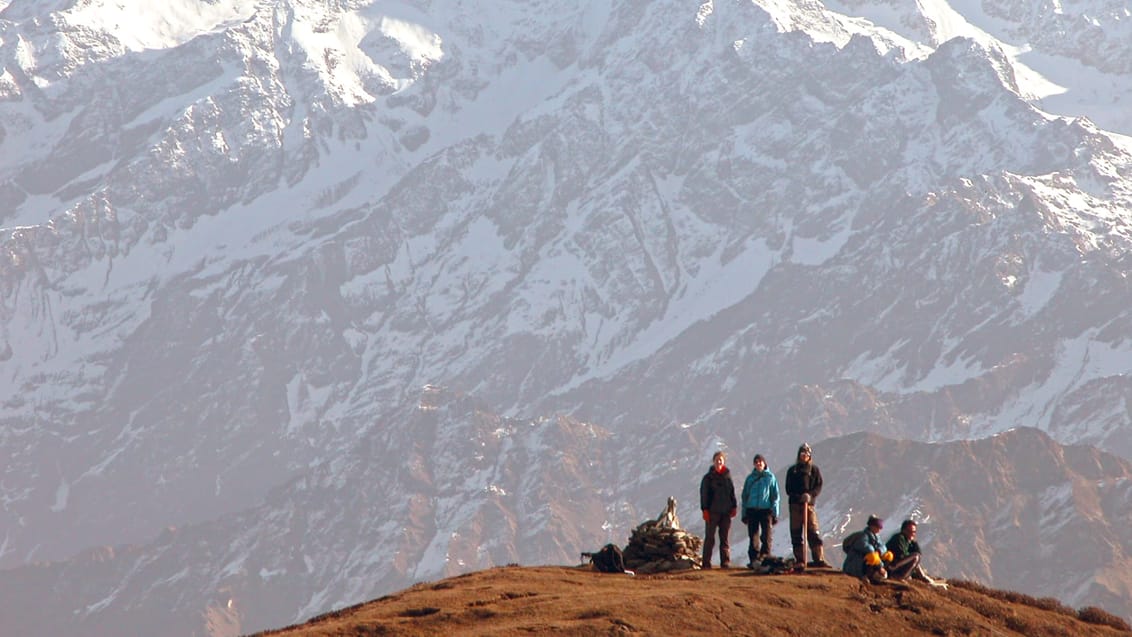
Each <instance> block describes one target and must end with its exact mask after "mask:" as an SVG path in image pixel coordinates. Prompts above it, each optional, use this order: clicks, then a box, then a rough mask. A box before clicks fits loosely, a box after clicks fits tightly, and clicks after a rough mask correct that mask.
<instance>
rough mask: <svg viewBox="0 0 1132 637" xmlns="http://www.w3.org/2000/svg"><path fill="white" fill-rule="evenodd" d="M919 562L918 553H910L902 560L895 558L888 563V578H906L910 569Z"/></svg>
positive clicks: (910, 572)
mask: <svg viewBox="0 0 1132 637" xmlns="http://www.w3.org/2000/svg"><path fill="white" fill-rule="evenodd" d="M919 563H920V554H919V553H912V554H911V555H909V556H908V557H905V558H904V559H902V560H896V561H895V562H893V563H892V564H889V565H888V579H896V580H902V579H907V578H908V576H909V575H911V574H912V570H913V569H915V568H916V566H917V565H918V564H919Z"/></svg>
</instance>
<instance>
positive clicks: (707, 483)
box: [700, 451, 739, 568]
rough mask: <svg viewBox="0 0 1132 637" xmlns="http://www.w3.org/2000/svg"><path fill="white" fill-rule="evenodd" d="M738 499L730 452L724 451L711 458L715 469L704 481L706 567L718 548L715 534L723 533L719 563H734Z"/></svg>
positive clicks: (703, 509) (712, 466)
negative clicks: (730, 538) (733, 536)
mask: <svg viewBox="0 0 1132 637" xmlns="http://www.w3.org/2000/svg"><path fill="white" fill-rule="evenodd" d="M738 504H739V503H738V502H737V501H736V500H735V483H734V482H732V481H731V470H730V469H728V468H727V455H726V454H724V453H723V452H722V451H717V452H715V455H713V456H712V457H711V468H710V469H708V472H707V473H706V474H704V477H703V480H700V510H701V511H702V512H703V515H704V523H705V524H706V525H707V529H706V532H705V534H704V555H703V568H711V554H712V551H713V550H714V549H715V535H716V533H717V532H718V533H719V566H720V568H727V567H729V566H730V565H731V544H730V542H728V535H730V533H731V518H734V517H735V513H736V512H737V511H738Z"/></svg>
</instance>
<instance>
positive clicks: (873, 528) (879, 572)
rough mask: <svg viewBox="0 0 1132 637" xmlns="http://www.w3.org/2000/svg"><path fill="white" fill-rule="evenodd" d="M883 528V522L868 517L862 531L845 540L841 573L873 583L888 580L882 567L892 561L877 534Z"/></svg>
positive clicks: (873, 516)
mask: <svg viewBox="0 0 1132 637" xmlns="http://www.w3.org/2000/svg"><path fill="white" fill-rule="evenodd" d="M883 528H884V521H883V520H881V519H880V518H878V517H877V516H875V515H870V516H869V520H868V523H867V526H866V527H865V528H864V530H862V531H860V532H857V533H853V534H852V536H850V538H846V541H845V563H844V564H842V565H841V570H842V572H844V573H845V574H846V575H852V576H853V577H863V578H867V579H869V580H870V581H874V582H876V581H879V580H883V579H887V578H888V572H887V571H886V570H885V568H884V565H885V564H886V563H888V562H891V561H892V553H890V552H889V551H888V549H887V548H886V547H885V546H884V543H883V542H881V541H880V537H879V535H878V534H879V533H880V531H881V529H883Z"/></svg>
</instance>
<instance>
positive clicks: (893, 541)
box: [885, 520, 947, 588]
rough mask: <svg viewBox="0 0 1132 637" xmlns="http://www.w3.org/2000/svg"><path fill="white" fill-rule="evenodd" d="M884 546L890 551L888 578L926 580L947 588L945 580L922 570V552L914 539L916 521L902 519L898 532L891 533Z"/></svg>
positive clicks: (933, 584)
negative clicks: (890, 562)
mask: <svg viewBox="0 0 1132 637" xmlns="http://www.w3.org/2000/svg"><path fill="white" fill-rule="evenodd" d="M885 548H887V549H888V550H889V551H891V552H892V564H890V565H889V567H888V577H889V579H895V580H904V579H908V578H909V577H911V578H913V579H918V580H920V581H923V582H927V583H928V584H931V585H932V586H938V587H940V588H947V581H946V580H941V579H936V578H934V577H932V576H930V575H928V574H927V572H926V571H924V565H923V564H922V563H921V562H922V560H923V553H921V552H920V544H919V543H918V542H917V541H916V521H915V520H904V522H902V523H901V524H900V532H899V533H895V534H893V536H892V537H890V538H888V542H885Z"/></svg>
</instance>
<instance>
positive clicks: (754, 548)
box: [747, 509, 772, 564]
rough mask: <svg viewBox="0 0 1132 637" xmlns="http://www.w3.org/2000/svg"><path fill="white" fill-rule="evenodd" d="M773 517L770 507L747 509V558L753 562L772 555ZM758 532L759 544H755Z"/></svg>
mask: <svg viewBox="0 0 1132 637" xmlns="http://www.w3.org/2000/svg"><path fill="white" fill-rule="evenodd" d="M771 517H772V516H771V511H770V509H747V559H748V560H749V561H750V562H751V563H752V564H753V563H755V562H757V561H758V560H759V559H761V558H764V557H767V556H769V555H770V542H771V537H772V533H771V530H770V527H771ZM756 534H757V535H758V536H759V543H760V544H758V545H756V544H755V535H756Z"/></svg>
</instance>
